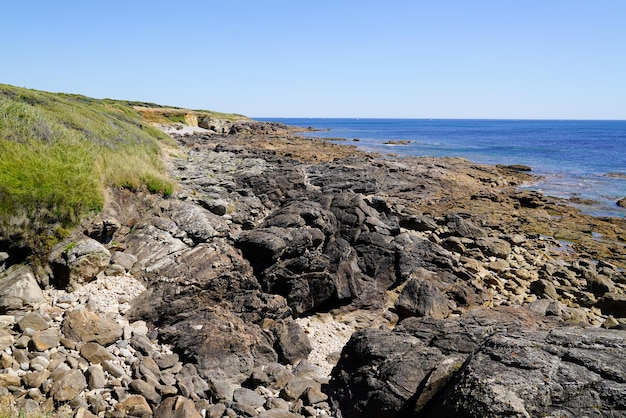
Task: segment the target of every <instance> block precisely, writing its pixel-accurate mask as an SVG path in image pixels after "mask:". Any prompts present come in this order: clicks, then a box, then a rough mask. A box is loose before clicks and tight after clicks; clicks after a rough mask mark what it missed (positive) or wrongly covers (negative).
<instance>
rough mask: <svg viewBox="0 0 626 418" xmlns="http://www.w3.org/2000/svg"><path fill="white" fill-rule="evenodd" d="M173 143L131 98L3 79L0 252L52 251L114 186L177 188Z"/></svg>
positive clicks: (164, 190)
mask: <svg viewBox="0 0 626 418" xmlns="http://www.w3.org/2000/svg"><path fill="white" fill-rule="evenodd" d="M170 141H171V139H170V138H169V137H167V136H166V135H165V134H163V133H162V132H161V131H159V130H157V129H156V128H154V127H152V126H151V125H150V124H148V123H147V122H146V121H145V120H144V119H143V118H142V115H141V114H140V113H139V112H138V111H137V110H135V108H134V107H133V105H132V104H130V103H129V102H122V101H114V100H97V99H91V98H87V97H84V96H79V95H67V94H54V93H46V92H41V91H34V90H28V89H22V88H17V87H12V86H7V85H2V84H0V251H1V250H2V247H4V248H5V249H6V248H8V247H10V246H20V247H27V248H29V249H30V250H31V251H33V252H35V253H38V252H40V253H43V252H45V251H46V250H47V249H48V248H49V247H50V246H51V245H52V244H54V243H55V242H56V241H58V240H59V239H60V238H62V237H63V236H64V235H65V234H66V232H67V230H68V228H71V227H72V226H74V225H76V223H77V222H78V221H79V220H80V219H81V217H83V216H85V215H87V214H88V213H90V212H97V211H99V210H100V209H101V208H102V206H103V204H104V195H105V194H104V193H105V190H106V188H107V187H109V186H113V187H127V188H131V189H144V188H145V189H147V190H149V191H151V192H154V193H161V194H163V195H169V194H171V193H172V191H173V187H174V185H173V183H172V182H171V181H170V180H169V179H168V178H167V176H166V174H165V166H164V163H163V158H162V145H164V144H166V143H168V142H170Z"/></svg>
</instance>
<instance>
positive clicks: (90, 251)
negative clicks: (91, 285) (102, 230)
mask: <svg viewBox="0 0 626 418" xmlns="http://www.w3.org/2000/svg"><path fill="white" fill-rule="evenodd" d="M50 258H51V263H52V267H53V270H54V282H55V284H56V285H57V286H59V287H62V288H66V289H68V290H73V289H76V288H77V287H78V286H80V285H81V284H82V283H85V282H89V281H91V280H92V279H93V278H94V277H96V275H97V274H98V273H100V272H101V271H103V270H104V269H105V267H106V266H108V265H109V261H111V253H110V252H109V250H107V249H106V248H105V247H104V246H103V245H102V244H100V243H99V242H98V241H96V240H94V239H91V238H85V239H81V240H79V241H77V242H75V243H70V244H69V245H67V244H63V243H62V244H59V246H57V248H56V249H53V251H52V253H51V256H50Z"/></svg>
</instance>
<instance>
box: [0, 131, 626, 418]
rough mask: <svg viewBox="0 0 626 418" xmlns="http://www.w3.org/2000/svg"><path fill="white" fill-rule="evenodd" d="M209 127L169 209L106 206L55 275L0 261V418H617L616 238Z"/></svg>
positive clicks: (465, 168)
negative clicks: (11, 417)
mask: <svg viewBox="0 0 626 418" xmlns="http://www.w3.org/2000/svg"><path fill="white" fill-rule="evenodd" d="M218 122H219V121H211V123H208V122H207V123H205V125H206V126H205V128H207V129H199V128H195V129H186V128H184V129H183V128H181V129H173V130H171V131H170V135H171V136H172V137H173V138H175V139H176V140H177V142H178V144H179V147H178V148H177V149H175V150H172V151H171V152H170V155H169V157H168V170H169V172H170V174H171V176H172V177H173V178H174V179H176V180H177V182H178V189H177V191H176V192H175V194H174V196H172V197H171V198H168V199H164V198H161V197H158V196H155V195H149V194H143V193H136V192H131V191H128V190H111V191H110V196H109V198H108V202H107V204H106V207H105V209H104V210H103V211H102V213H100V214H99V215H98V216H96V217H95V218H94V219H91V220H89V221H88V222H86V223H85V224H84V225H82V226H81V228H80V229H79V230H77V231H76V233H75V234H73V235H72V236H71V237H70V239H68V240H66V241H65V242H63V243H62V244H60V245H58V246H57V247H56V248H55V250H54V251H52V253H51V254H50V256H49V258H48V260H45V262H41V263H35V262H31V263H15V262H14V261H13V260H15V257H14V255H12V254H9V253H2V254H0V255H1V257H0V290H1V292H0V350H2V354H0V369H1V371H0V399H1V400H0V405H1V407H0V409H4V410H7V411H10V413H13V414H18V413H24V414H27V413H39V414H41V413H49V412H54V414H56V415H58V416H80V417H89V416H101V417H118V416H119V417H121V416H140V417H143V416H155V417H195V416H207V417H222V416H227V417H237V416H243V417H255V416H259V417H294V418H295V417H302V416H337V417H338V416H343V417H346V418H347V417H374V416H376V417H386V416H388V417H397V416H407V417H436V416H467V417H470V416H476V417H478V416H481V417H483V416H505V415H506V416H519V417H524V416H571V417H577V416H583V415H585V416H606V417H617V416H625V415H626V402H625V401H624V400H625V399H626V360H625V359H626V334H625V333H624V330H626V272H625V270H624V268H626V221H625V220H623V219H616V218H594V217H590V216H586V215H582V214H580V213H579V212H578V211H577V210H575V209H574V208H572V207H570V206H568V205H567V204H566V202H563V201H560V200H557V199H552V198H548V197H545V196H542V195H540V194H538V193H535V192H531V191H524V190H520V189H519V186H520V185H521V184H524V183H527V182H531V181H533V177H532V176H531V175H529V174H528V173H525V172H522V171H520V170H518V169H516V168H515V167H502V166H487V165H480V164H474V163H472V162H470V161H467V160H464V159H453V158H427V157H423V158H402V159H399V158H393V157H386V158H381V157H379V156H377V155H370V154H366V153H364V152H361V151H359V150H358V149H357V148H354V147H350V146H345V145H338V144H334V143H330V142H327V141H322V140H318V139H303V138H298V137H294V136H291V134H290V133H289V129H288V128H286V127H282V126H276V125H267V124H259V123H257V122H237V124H236V126H235V125H229V124H228V123H225V122H219V123H218ZM35 416H36V415H35Z"/></svg>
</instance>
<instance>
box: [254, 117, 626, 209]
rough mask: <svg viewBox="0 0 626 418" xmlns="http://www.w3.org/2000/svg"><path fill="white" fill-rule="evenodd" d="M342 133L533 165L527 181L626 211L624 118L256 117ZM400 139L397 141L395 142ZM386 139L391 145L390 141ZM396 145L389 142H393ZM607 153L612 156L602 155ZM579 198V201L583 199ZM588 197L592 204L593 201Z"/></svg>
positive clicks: (368, 144)
mask: <svg viewBox="0 0 626 418" xmlns="http://www.w3.org/2000/svg"><path fill="white" fill-rule="evenodd" d="M256 120H260V121H278V122H282V123H286V124H288V125H295V126H302V127H307V128H309V129H311V130H313V131H314V132H313V133H303V134H302V135H304V136H315V137H317V138H326V139H330V138H346V139H347V140H351V141H353V142H355V145H357V146H359V147H361V148H363V149H366V150H368V151H372V152H378V153H381V154H385V153H389V152H392V153H394V154H396V155H398V156H420V155H426V156H456V157H464V158H467V159H469V160H470V161H474V162H477V163H486V164H503V165H514V164H519V165H525V166H529V167H532V172H533V174H535V175H538V176H541V180H539V181H538V182H537V183H535V184H533V185H529V186H527V187H528V188H529V189H533V190H538V191H541V192H542V193H544V194H547V195H551V196H555V197H560V198H563V199H567V200H569V201H571V202H575V203H573V204H575V205H576V206H577V207H579V208H580V209H581V210H582V211H584V212H585V213H588V214H592V215H595V216H617V217H626V209H624V208H621V207H618V206H617V204H616V202H617V201H618V200H619V199H621V198H623V197H625V196H626V171H625V168H624V167H626V121H621V120H613V121H610V120H607V121H604V120H548V119H545V120H543V119H432V120H431V119H402V118H398V119H374V118H256ZM398 144H402V146H397V145H398ZM390 145H392V147H390ZM394 145H395V146H394ZM608 153H610V156H611V158H607V155H608ZM580 202H584V204H581V203H580ZM591 202H593V204H592V203H591Z"/></svg>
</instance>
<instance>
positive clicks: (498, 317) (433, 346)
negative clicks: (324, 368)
mask: <svg viewBox="0 0 626 418" xmlns="http://www.w3.org/2000/svg"><path fill="white" fill-rule="evenodd" d="M536 325H537V323H536V321H535V320H534V319H533V318H532V316H531V315H529V314H528V313H525V311H523V310H522V309H517V310H514V309H511V310H506V309H500V310H493V311H488V310H475V311H471V312H469V313H468V314H465V315H463V316H461V317H460V318H455V319H448V320H440V319H433V318H416V317H412V318H408V319H405V320H404V321H402V322H401V323H400V324H399V325H398V326H397V327H396V329H395V330H394V331H389V330H384V329H365V330H362V331H358V332H356V333H355V334H353V335H352V337H351V339H350V341H349V342H348V344H347V345H346V346H345V347H344V349H343V351H342V355H341V358H340V360H339V363H338V364H337V366H336V367H335V369H333V372H332V379H331V382H330V391H331V396H332V397H333V398H334V399H335V400H336V401H338V403H339V407H340V409H341V411H342V413H343V414H344V415H347V416H350V417H395V416H398V415H402V414H405V415H407V416H411V415H410V412H409V411H411V409H412V408H413V404H412V402H415V401H416V400H417V399H420V398H421V399H422V401H421V403H423V404H426V403H428V402H427V401H426V400H425V398H426V399H430V398H433V397H434V396H435V394H433V393H432V390H433V388H437V387H438V386H439V385H438V384H436V383H433V382H432V379H431V383H430V384H428V385H427V382H428V379H429V377H430V375H431V372H432V371H433V370H439V371H440V372H439V373H440V375H439V377H438V381H440V382H445V381H446V380H449V379H450V378H451V377H452V375H451V373H455V372H456V371H457V370H458V369H459V368H460V366H461V365H462V364H463V362H464V361H465V359H466V358H467V356H468V355H469V354H470V353H471V352H472V351H473V350H474V349H475V348H476V347H477V346H478V344H479V343H480V340H481V338H484V337H486V336H488V335H490V334H492V333H494V332H496V331H497V330H502V329H509V328H520V327H521V326H524V327H525V328H529V329H532V328H533V327H535V326H536ZM450 363H452V364H454V365H457V366H458V367H450ZM443 371H447V372H445V373H443ZM422 390H426V391H427V392H421V391H422Z"/></svg>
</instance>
